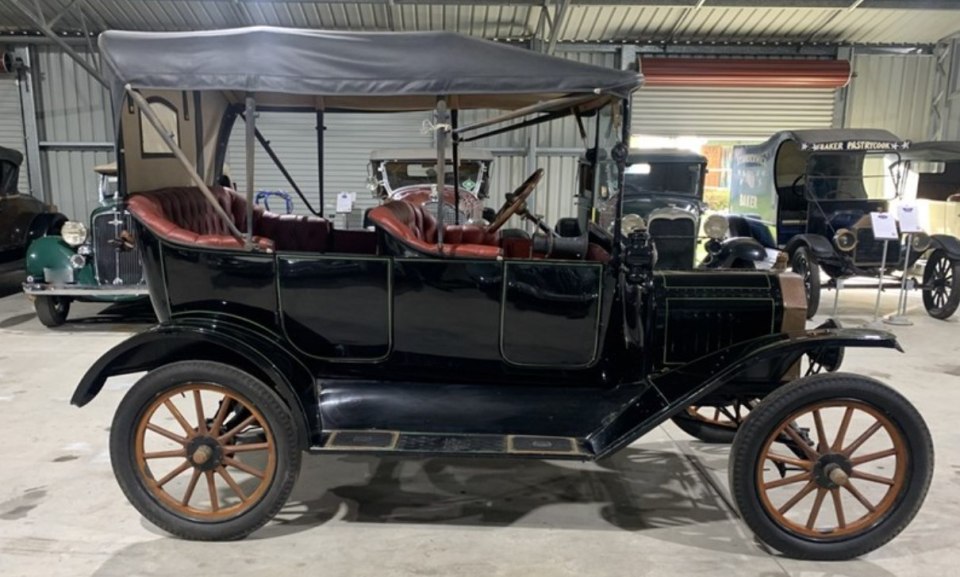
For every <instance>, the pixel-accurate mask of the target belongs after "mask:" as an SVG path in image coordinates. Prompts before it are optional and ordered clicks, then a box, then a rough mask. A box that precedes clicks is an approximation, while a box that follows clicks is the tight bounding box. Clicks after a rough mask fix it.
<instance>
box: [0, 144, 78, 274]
mask: <svg viewBox="0 0 960 577" xmlns="http://www.w3.org/2000/svg"><path fill="white" fill-rule="evenodd" d="M22 163H23V155H22V154H20V152H18V151H16V150H13V149H11V148H4V147H2V146H0V271H2V270H5V269H10V270H13V269H18V268H23V256H24V254H25V252H26V249H27V246H29V245H30V243H31V242H32V241H34V240H35V239H38V238H40V237H43V236H45V235H48V234H59V232H60V228H61V227H62V226H63V223H65V222H67V217H66V216H64V215H62V214H60V213H59V212H57V211H56V210H54V209H53V207H50V206H47V205H45V204H44V203H43V202H42V201H40V200H39V199H36V198H34V197H32V196H30V195H29V194H23V193H21V192H20V190H19V189H18V187H17V183H18V181H19V180H20V165H21V164H22Z"/></svg>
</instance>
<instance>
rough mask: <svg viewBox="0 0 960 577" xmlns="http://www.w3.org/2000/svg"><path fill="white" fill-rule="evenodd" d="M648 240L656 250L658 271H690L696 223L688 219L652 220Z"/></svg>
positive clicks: (695, 245) (694, 248) (693, 254)
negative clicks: (649, 239)
mask: <svg viewBox="0 0 960 577" xmlns="http://www.w3.org/2000/svg"><path fill="white" fill-rule="evenodd" d="M648 230H649V233H650V238H651V239H653V244H654V246H656V248H657V265H656V268H658V269H660V270H690V269H692V268H693V261H694V258H695V254H696V250H697V231H696V223H695V222H694V220H693V219H690V218H677V219H673V218H653V219H651V220H650V225H649V229H648Z"/></svg>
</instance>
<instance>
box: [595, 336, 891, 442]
mask: <svg viewBox="0 0 960 577" xmlns="http://www.w3.org/2000/svg"><path fill="white" fill-rule="evenodd" d="M841 347H884V348H891V349H896V350H898V351H900V352H903V349H902V348H901V347H900V344H899V343H898V342H897V337H896V336H894V335H893V333H889V332H886V331H877V330H870V329H842V328H824V329H815V330H811V331H804V332H800V333H778V334H773V335H766V336H763V337H759V338H756V339H752V340H749V341H745V342H742V343H738V344H736V345H733V346H730V347H727V348H725V349H722V350H719V351H717V352H715V353H713V354H710V355H706V356H704V357H701V358H699V359H697V360H696V361H693V362H691V363H688V364H686V365H683V366H681V367H677V368H676V369H673V370H670V371H668V372H665V373H661V374H659V375H654V376H651V377H648V378H647V379H645V380H644V381H643V382H641V383H637V386H638V388H639V390H640V393H639V394H638V395H637V396H636V397H634V398H632V399H631V400H630V401H629V402H627V403H626V404H625V405H624V406H623V407H622V408H621V411H620V412H619V413H618V414H617V415H615V416H612V418H611V419H610V420H609V422H608V424H606V425H604V426H603V427H601V428H599V429H597V430H596V431H594V432H593V433H591V434H590V435H589V436H588V437H587V441H588V442H589V443H590V445H591V447H592V449H593V451H594V453H595V454H596V455H597V458H598V459H599V458H602V457H604V456H607V455H610V454H611V453H614V452H616V451H618V450H620V449H622V448H623V447H626V446H627V445H629V444H630V443H632V442H634V441H635V440H637V439H638V438H639V437H641V436H642V435H644V434H646V433H647V432H649V431H650V430H651V429H653V428H654V427H656V426H658V425H660V424H661V423H662V422H664V421H665V420H667V419H669V418H670V417H672V416H674V415H676V414H678V413H679V412H681V411H683V410H684V409H685V408H686V407H688V406H690V405H695V404H697V399H700V398H702V397H703V396H705V395H707V394H709V393H712V392H714V391H716V390H717V389H719V388H720V387H722V386H723V385H724V384H726V383H728V382H730V381H732V380H733V379H735V378H736V377H737V376H738V375H739V374H741V373H743V372H744V371H746V370H747V369H748V368H750V367H751V365H755V364H757V363H767V364H770V366H771V367H772V372H771V375H770V379H771V380H772V381H773V380H777V379H779V378H780V377H781V376H782V375H783V374H784V373H785V372H786V371H787V369H788V368H789V367H790V366H792V365H793V364H794V363H796V362H797V361H798V360H799V359H800V357H801V356H802V355H803V354H804V353H806V352H809V351H820V350H823V349H825V348H841ZM773 373H776V374H773Z"/></svg>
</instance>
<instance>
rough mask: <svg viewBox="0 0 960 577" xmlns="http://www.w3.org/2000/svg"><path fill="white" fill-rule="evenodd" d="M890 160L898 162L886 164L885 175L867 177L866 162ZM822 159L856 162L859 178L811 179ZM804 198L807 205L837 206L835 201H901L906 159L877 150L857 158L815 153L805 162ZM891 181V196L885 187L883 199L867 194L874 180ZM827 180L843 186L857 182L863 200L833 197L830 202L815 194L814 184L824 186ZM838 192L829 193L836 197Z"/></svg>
mask: <svg viewBox="0 0 960 577" xmlns="http://www.w3.org/2000/svg"><path fill="white" fill-rule="evenodd" d="M887 156H895V157H896V158H895V160H893V161H892V162H890V163H886V162H885V164H884V166H885V168H886V173H885V174H865V166H866V165H867V161H868V160H871V159H876V158H878V157H879V158H880V159H881V160H885V157H887ZM822 158H848V159H851V160H852V161H853V162H858V163H859V175H854V174H849V175H844V174H840V175H837V176H832V175H831V176H826V175H823V176H817V177H812V176H811V172H812V171H813V169H814V167H813V164H814V162H815V161H817V160H819V159H822ZM802 176H803V196H804V198H805V199H806V200H807V201H808V202H835V201H844V202H870V201H891V200H896V199H898V198H901V197H902V195H903V183H904V178H903V177H904V171H903V159H902V157H901V155H900V153H899V152H898V151H895V150H882V151H881V150H878V151H864V152H862V153H861V152H858V153H856V154H851V153H850V151H815V152H811V153H809V154H808V155H807V158H806V160H805V161H804V172H803V175H802ZM878 178H881V179H889V182H890V183H891V184H892V194H888V193H887V187H886V185H885V183H884V188H883V190H884V194H883V195H881V196H871V195H870V193H869V191H867V187H866V184H867V183H868V182H870V181H871V180H873V179H878ZM828 180H836V181H838V182H842V181H845V180H854V181H858V182H859V184H860V186H861V188H862V189H863V191H864V196H862V197H860V196H857V197H834V198H829V197H826V196H821V194H818V193H817V192H815V191H814V184H816V183H823V182H826V181H828ZM838 190H839V189H836V190H832V191H831V192H830V193H827V194H831V193H836V192H838Z"/></svg>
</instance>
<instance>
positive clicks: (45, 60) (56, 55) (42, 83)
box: [32, 46, 114, 221]
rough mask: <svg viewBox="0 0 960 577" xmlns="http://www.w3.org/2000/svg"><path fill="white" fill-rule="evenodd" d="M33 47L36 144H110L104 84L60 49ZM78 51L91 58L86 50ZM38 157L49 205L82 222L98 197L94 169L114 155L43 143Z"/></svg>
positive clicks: (111, 136) (112, 134)
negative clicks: (36, 70) (50, 147)
mask: <svg viewBox="0 0 960 577" xmlns="http://www.w3.org/2000/svg"><path fill="white" fill-rule="evenodd" d="M32 50H33V53H32V60H33V64H34V66H35V67H36V68H37V69H38V71H39V74H36V75H35V78H36V80H35V82H36V83H37V84H38V87H37V89H38V95H39V98H40V102H39V105H38V115H39V118H38V119H37V125H38V126H37V130H38V131H39V132H40V142H41V143H42V142H56V143H63V142H69V143H112V142H113V140H114V131H113V118H112V116H111V113H110V104H109V99H108V96H107V93H106V91H105V90H104V89H103V87H102V86H101V85H100V84H99V83H98V82H97V81H96V80H94V79H93V78H92V77H91V76H90V75H89V74H87V73H86V71H84V70H83V69H82V68H80V66H79V65H78V64H77V63H76V62H74V61H73V60H72V59H71V58H70V57H69V56H67V55H66V54H65V53H63V52H62V51H61V50H59V49H57V48H55V47H53V46H37V47H34V48H33V49H32ZM79 52H80V54H81V55H83V56H84V57H85V58H88V59H89V58H91V56H90V54H89V53H87V52H86V51H85V50H80V51H79ZM40 157H41V162H42V167H43V178H44V182H45V184H46V186H47V187H49V189H50V191H51V193H52V196H51V198H52V199H53V203H54V204H55V205H57V207H58V208H59V209H60V212H62V213H64V214H66V215H67V216H68V217H69V218H73V219H78V220H82V221H86V220H87V218H88V217H89V215H90V211H91V210H93V208H94V207H96V206H97V201H98V198H97V176H96V175H95V174H94V172H93V167H94V166H96V165H98V164H103V163H105V162H109V161H110V160H112V159H113V154H112V153H111V152H108V151H96V150H62V149H49V148H43V147H42V148H41V153H40Z"/></svg>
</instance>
